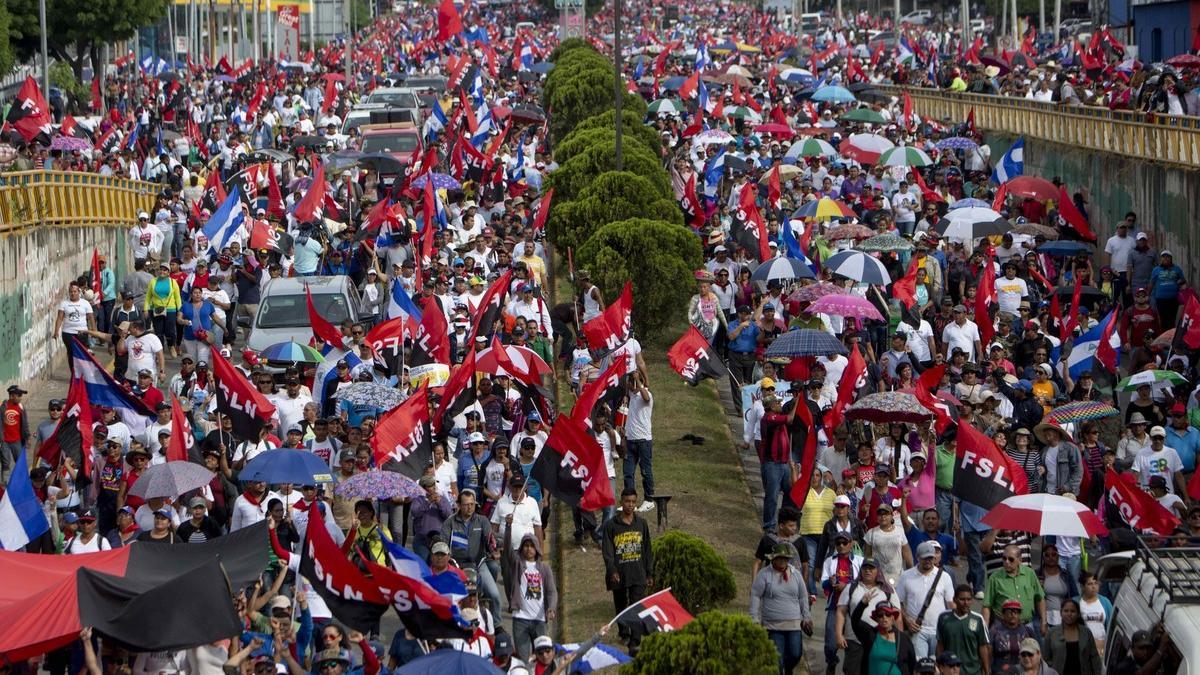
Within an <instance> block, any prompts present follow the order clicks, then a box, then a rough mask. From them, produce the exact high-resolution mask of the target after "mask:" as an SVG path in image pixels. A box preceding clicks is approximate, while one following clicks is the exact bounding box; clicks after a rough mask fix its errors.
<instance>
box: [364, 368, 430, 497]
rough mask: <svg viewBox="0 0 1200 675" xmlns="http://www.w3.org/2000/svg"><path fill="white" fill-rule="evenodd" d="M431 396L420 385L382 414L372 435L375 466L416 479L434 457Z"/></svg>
mask: <svg viewBox="0 0 1200 675" xmlns="http://www.w3.org/2000/svg"><path fill="white" fill-rule="evenodd" d="M428 400H429V396H428V390H427V389H426V388H425V387H421V388H420V389H418V390H417V391H416V392H415V393H414V394H413V395H412V396H409V397H408V398H407V399H405V400H404V402H403V403H401V404H400V405H398V406H396V407H395V408H392V409H391V410H389V411H387V412H386V413H384V414H383V416H382V417H380V418H379V424H378V425H376V427H375V435H374V436H372V437H371V450H372V451H373V452H374V453H375V466H378V467H380V468H385V469H388V470H390V471H398V472H400V473H402V474H404V475H405V476H408V477H409V478H411V479H413V480H417V479H418V478H420V477H421V474H423V473H424V472H425V465H426V464H428V463H429V461H430V460H431V459H433V443H432V439H431V430H430V428H429V403H428Z"/></svg>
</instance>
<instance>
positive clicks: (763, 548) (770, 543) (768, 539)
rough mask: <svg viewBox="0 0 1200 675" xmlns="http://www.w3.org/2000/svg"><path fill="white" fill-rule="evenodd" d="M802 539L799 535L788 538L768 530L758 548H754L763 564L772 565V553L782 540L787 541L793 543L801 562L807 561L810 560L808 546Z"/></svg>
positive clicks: (755, 555) (756, 556)
mask: <svg viewBox="0 0 1200 675" xmlns="http://www.w3.org/2000/svg"><path fill="white" fill-rule="evenodd" d="M800 539H801V537H800V536H799V535H797V536H796V538H795V539H791V540H788V539H783V538H781V537H780V536H779V535H777V534H774V533H771V532H768V533H766V534H764V535H763V536H762V539H759V540H758V548H757V549H755V550H754V557H755V558H757V559H758V560H761V561H763V564H765V565H770V564H771V553H772V552H773V551H774V550H775V547H776V546H778V545H779V544H780V543H781V542H787V543H789V544H791V545H792V548H794V549H796V553H797V555H799V556H800V562H801V563H806V562H808V548H806V547H805V546H804V542H802V541H800Z"/></svg>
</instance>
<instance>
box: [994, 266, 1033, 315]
mask: <svg viewBox="0 0 1200 675" xmlns="http://www.w3.org/2000/svg"><path fill="white" fill-rule="evenodd" d="M1027 295H1029V286H1028V285H1027V284H1026V283H1025V280H1024V279H1022V278H1021V277H1013V278H1012V279H1009V278H1008V277H1006V276H1003V275H1001V276H999V277H996V301H997V303H998V304H999V305H1000V311H1001V312H1008V313H1009V314H1012V315H1013V316H1016V315H1017V314H1018V313H1019V312H1020V308H1021V298H1023V297H1025V296H1027Z"/></svg>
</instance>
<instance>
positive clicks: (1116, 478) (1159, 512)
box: [1104, 468, 1179, 537]
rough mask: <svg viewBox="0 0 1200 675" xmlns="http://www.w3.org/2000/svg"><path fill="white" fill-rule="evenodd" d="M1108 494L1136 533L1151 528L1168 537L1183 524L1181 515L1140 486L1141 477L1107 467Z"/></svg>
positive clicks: (1106, 490)
mask: <svg viewBox="0 0 1200 675" xmlns="http://www.w3.org/2000/svg"><path fill="white" fill-rule="evenodd" d="M1104 493H1105V496H1106V497H1107V498H1108V500H1109V501H1111V502H1112V503H1113V505H1114V506H1116V507H1117V513H1119V514H1120V515H1121V518H1122V519H1123V520H1124V521H1125V522H1126V523H1127V524H1128V525H1129V527H1130V529H1132V530H1134V531H1136V532H1144V531H1146V530H1151V531H1153V532H1155V533H1156V534H1160V535H1162V536H1164V537H1165V536H1169V535H1170V534H1171V533H1172V532H1174V531H1175V528H1177V527H1179V518H1178V517H1176V516H1175V514H1174V513H1172V512H1170V511H1168V510H1167V509H1166V508H1165V507H1164V506H1163V505H1162V504H1159V503H1158V500H1157V499H1155V498H1154V496H1153V495H1151V494H1150V493H1149V492H1146V491H1145V490H1143V489H1142V488H1140V487H1138V484H1137V479H1136V478H1134V477H1133V476H1132V475H1130V474H1123V475H1122V474H1118V473H1117V472H1115V471H1113V470H1112V469H1111V468H1110V469H1106V470H1105V472H1104Z"/></svg>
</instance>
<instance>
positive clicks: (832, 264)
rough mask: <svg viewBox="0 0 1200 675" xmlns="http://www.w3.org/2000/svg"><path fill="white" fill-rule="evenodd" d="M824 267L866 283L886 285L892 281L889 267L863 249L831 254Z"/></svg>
mask: <svg viewBox="0 0 1200 675" xmlns="http://www.w3.org/2000/svg"><path fill="white" fill-rule="evenodd" d="M823 267H824V268H825V269H827V270H829V271H830V272H831V273H833V274H836V275H838V276H843V277H846V278H847V279H853V280H855V281H858V282H860V283H864V284H879V285H880V286H885V285H887V284H890V283H892V277H891V275H889V274H888V271H887V268H885V267H884V266H883V263H881V262H879V260H877V259H875V258H872V257H871V256H869V255H867V254H866V253H863V252H862V251H841V252H838V253H835V254H833V255H831V256H829V260H826V261H825V264H824V265H823Z"/></svg>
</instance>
